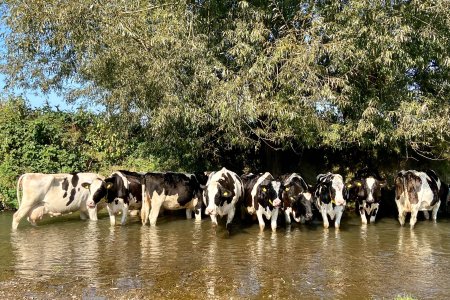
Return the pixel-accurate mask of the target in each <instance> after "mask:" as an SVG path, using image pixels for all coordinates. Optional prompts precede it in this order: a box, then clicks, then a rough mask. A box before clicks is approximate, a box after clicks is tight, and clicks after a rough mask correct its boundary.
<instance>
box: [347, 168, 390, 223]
mask: <svg viewBox="0 0 450 300" xmlns="http://www.w3.org/2000/svg"><path fill="white" fill-rule="evenodd" d="M385 186H386V181H385V180H382V179H381V178H380V176H379V175H378V172H375V171H369V170H368V169H367V168H364V169H362V170H359V171H358V172H356V174H355V178H354V179H353V180H352V182H351V183H349V184H348V185H347V189H348V194H349V197H350V198H351V199H354V200H355V203H356V205H355V209H356V211H358V212H359V214H360V216H361V222H362V224H367V216H369V218H370V223H374V222H375V219H376V217H377V213H378V210H379V208H380V200H381V188H383V187H385Z"/></svg>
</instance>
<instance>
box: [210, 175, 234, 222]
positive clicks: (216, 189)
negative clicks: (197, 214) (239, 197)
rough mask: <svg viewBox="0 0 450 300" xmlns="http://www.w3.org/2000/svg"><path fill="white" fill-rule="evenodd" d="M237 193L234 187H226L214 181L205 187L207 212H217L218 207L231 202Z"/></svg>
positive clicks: (212, 213)
mask: <svg viewBox="0 0 450 300" xmlns="http://www.w3.org/2000/svg"><path fill="white" fill-rule="evenodd" d="M234 195H235V193H234V189H229V188H227V187H225V186H224V185H223V184H221V183H220V182H212V183H210V184H208V185H207V186H205V187H204V191H203V201H204V203H205V205H206V210H205V214H207V215H215V214H217V207H219V206H223V205H224V204H225V203H228V204H229V203H231V201H232V200H233V197H234Z"/></svg>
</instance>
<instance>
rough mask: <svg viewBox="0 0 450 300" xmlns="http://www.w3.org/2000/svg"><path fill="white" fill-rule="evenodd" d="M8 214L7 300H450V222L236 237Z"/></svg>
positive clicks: (1, 228)
mask: <svg viewBox="0 0 450 300" xmlns="http://www.w3.org/2000/svg"><path fill="white" fill-rule="evenodd" d="M11 218H12V213H0V253H1V256H0V298H1V299H16V298H27V299H55V298H57V299H96V300H98V299H161V298H170V299H181V298H182V299H231V298H234V299H261V298H271V299H393V298H394V297H395V296H398V295H410V296H413V297H415V298H418V299H445V298H449V297H450V280H449V278H450V221H449V220H448V219H440V220H438V223H437V224H433V223H432V222H430V221H420V222H418V224H417V225H416V228H415V229H414V230H413V231H411V230H410V229H409V227H405V228H401V227H400V226H399V225H398V222H397V221H396V220H395V219H382V220H380V221H379V222H378V223H377V224H375V225H369V226H365V227H362V226H361V225H360V220H359V219H358V218H357V217H351V216H349V215H346V216H344V219H343V224H342V227H341V229H340V230H339V231H336V230H335V229H329V230H324V229H323V228H322V227H321V225H320V223H317V224H313V225H293V226H291V227H290V228H284V227H281V228H279V229H278V231H277V232H276V233H272V232H271V230H270V229H269V228H268V227H270V226H268V227H266V230H265V231H264V232H263V233H260V232H259V227H258V226H257V225H256V224H255V225H253V226H250V227H244V228H242V227H240V228H237V229H236V230H235V231H234V233H233V234H232V235H231V236H230V237H228V236H227V235H226V232H225V230H224V227H223V224H221V225H220V226H219V227H218V229H217V230H216V229H213V228H212V227H211V222H210V220H209V219H207V218H205V219H203V221H202V222H201V223H200V224H195V222H194V221H193V220H185V219H184V218H183V217H182V216H178V215H176V216H165V217H162V218H160V219H158V224H157V227H156V228H150V227H149V226H146V227H142V226H141V225H140V222H139V220H138V219H137V218H131V219H129V223H128V225H126V226H115V227H110V225H109V219H108V217H107V216H106V215H102V216H101V217H100V220H99V221H97V222H89V221H81V220H79V219H78V218H77V216H76V215H71V216H68V217H60V218H53V219H50V220H46V221H44V222H42V223H41V224H40V225H39V226H38V227H32V226H30V225H29V224H28V223H27V222H26V221H25V220H22V222H21V224H20V225H19V229H18V230H17V232H14V233H11V229H10V228H11Z"/></svg>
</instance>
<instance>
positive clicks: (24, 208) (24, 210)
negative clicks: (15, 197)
mask: <svg viewBox="0 0 450 300" xmlns="http://www.w3.org/2000/svg"><path fill="white" fill-rule="evenodd" d="M25 201H26V200H24V199H22V205H21V206H20V207H19V209H18V210H17V211H16V212H15V213H14V215H13V221H12V229H13V230H16V229H17V227H18V226H19V223H20V220H22V218H23V217H25V216H26V215H28V212H29V211H30V210H31V209H32V207H31V205H24V203H25Z"/></svg>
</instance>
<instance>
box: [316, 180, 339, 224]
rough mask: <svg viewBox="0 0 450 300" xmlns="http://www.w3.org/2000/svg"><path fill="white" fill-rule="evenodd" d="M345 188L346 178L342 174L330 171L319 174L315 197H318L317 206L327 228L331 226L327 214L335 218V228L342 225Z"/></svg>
mask: <svg viewBox="0 0 450 300" xmlns="http://www.w3.org/2000/svg"><path fill="white" fill-rule="evenodd" d="M344 189H345V186H344V179H343V177H342V176H341V175H339V174H332V173H330V172H328V173H326V174H319V175H317V184H316V187H315V192H314V197H315V198H316V205H317V208H318V210H319V211H320V213H321V214H322V219H323V226H324V227H325V228H328V227H329V223H328V216H327V215H329V216H330V218H331V220H333V219H335V221H334V227H335V228H339V226H340V223H341V218H342V214H343V212H344V209H345V205H346V200H345V199H344V195H345V190H344Z"/></svg>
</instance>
